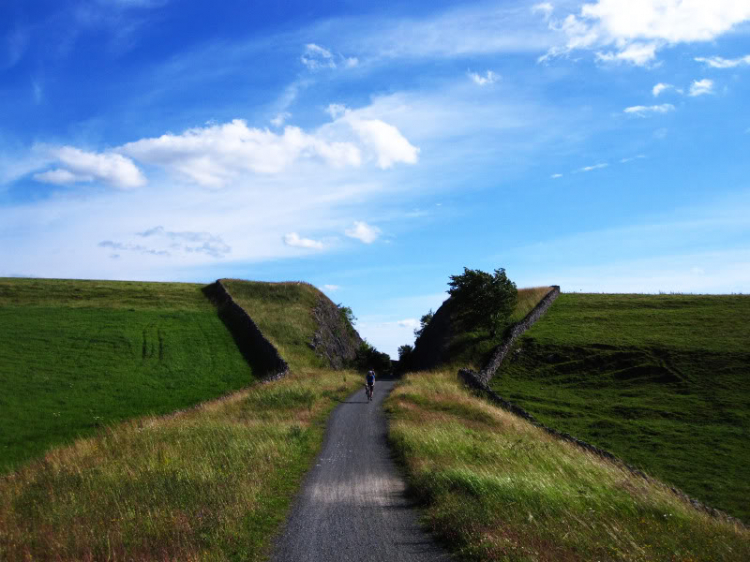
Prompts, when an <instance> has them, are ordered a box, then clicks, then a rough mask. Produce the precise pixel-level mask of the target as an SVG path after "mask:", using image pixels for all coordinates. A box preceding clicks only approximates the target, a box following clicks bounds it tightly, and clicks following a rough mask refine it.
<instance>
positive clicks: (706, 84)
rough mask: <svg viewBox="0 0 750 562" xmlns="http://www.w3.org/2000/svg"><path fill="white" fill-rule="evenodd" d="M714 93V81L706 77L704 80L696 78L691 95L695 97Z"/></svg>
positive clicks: (691, 86) (691, 87) (691, 88)
mask: <svg viewBox="0 0 750 562" xmlns="http://www.w3.org/2000/svg"><path fill="white" fill-rule="evenodd" d="M713 93H714V81H713V80H709V79H708V78H704V79H703V80H694V81H693V83H692V84H691V85H690V92H689V95H691V96H693V97H695V96H703V95H706V94H713Z"/></svg>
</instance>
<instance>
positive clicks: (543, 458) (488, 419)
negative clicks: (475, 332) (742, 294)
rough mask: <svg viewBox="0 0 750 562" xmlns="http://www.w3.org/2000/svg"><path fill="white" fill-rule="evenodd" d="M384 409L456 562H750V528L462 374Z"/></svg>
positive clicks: (420, 382)
mask: <svg viewBox="0 0 750 562" xmlns="http://www.w3.org/2000/svg"><path fill="white" fill-rule="evenodd" d="M386 407H387V408H388V409H389V410H390V414H391V421H390V425H389V438H390V440H391V442H392V444H393V447H394V449H395V451H396V453H397V455H398V458H399V459H400V460H401V462H402V464H403V465H404V468H405V470H406V472H407V475H408V480H409V484H410V488H411V491H412V493H413V494H414V496H415V497H416V499H418V500H419V501H420V502H421V503H422V505H423V506H424V507H425V512H424V516H423V521H424V522H425V523H426V524H427V525H429V526H430V527H431V528H432V530H433V531H434V532H435V533H437V534H438V535H440V536H441V537H443V538H444V539H445V541H446V543H447V544H448V546H449V547H450V548H451V549H452V550H453V551H454V552H455V553H456V555H457V559H459V560H467V561H468V560H471V561H477V562H490V561H496V560H504V561H508V562H511V561H514V562H528V561H532V560H533V561H538V562H559V561H566V562H579V561H580V562H584V561H591V560H606V561H610V562H614V561H618V562H662V561H667V560H668V561H673V562H693V561H698V560H700V561H714V562H719V561H724V562H740V561H744V560H749V559H750V532H749V531H748V529H747V528H744V527H742V526H740V525H737V524H735V523H734V522H732V521H728V520H725V519H722V518H714V517H711V516H709V515H708V514H707V513H705V512H704V511H701V510H698V509H695V508H694V507H693V506H692V505H691V504H690V503H689V502H688V501H686V500H685V499H683V498H680V497H678V496H677V495H675V494H673V493H672V492H671V491H670V490H669V488H668V487H667V486H664V485H663V484H661V483H660V482H658V481H655V480H653V479H651V480H646V479H644V478H641V477H640V476H637V475H635V474H633V473H632V472H630V471H629V470H626V469H625V468H624V467H622V466H620V465H618V464H616V463H613V462H610V461H608V460H605V459H602V458H601V457H598V456H596V455H594V454H591V453H589V452H587V451H584V450H583V449H581V448H579V447H577V446H575V445H573V444H571V443H568V442H565V441H562V440H560V439H556V438H553V437H551V436H550V435H549V434H547V433H546V432H544V431H542V430H541V429H540V428H537V427H535V426H533V425H531V424H530V423H528V422H527V421H525V420H523V419H521V418H519V417H517V416H515V415H512V414H510V413H509V412H506V411H505V410H502V409H500V408H498V407H495V406H493V405H492V404H491V403H489V402H488V401H486V400H484V399H481V398H478V397H477V396H475V395H474V394H472V393H471V392H469V391H468V390H467V389H466V388H465V387H463V385H461V384H460V382H459V380H458V377H456V373H455V371H452V370H451V371H432V372H425V373H411V374H407V375H406V377H405V379H404V380H403V381H402V384H400V385H399V386H398V387H397V388H396V389H395V390H394V392H393V393H392V394H391V396H390V397H389V398H388V400H387V402H386ZM738 495H739V496H740V497H744V498H747V496H746V495H745V496H742V495H740V494H738Z"/></svg>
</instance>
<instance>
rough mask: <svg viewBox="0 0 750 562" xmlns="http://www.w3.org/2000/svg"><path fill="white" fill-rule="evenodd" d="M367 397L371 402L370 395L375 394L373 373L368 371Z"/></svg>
mask: <svg viewBox="0 0 750 562" xmlns="http://www.w3.org/2000/svg"><path fill="white" fill-rule="evenodd" d="M366 381H367V397H368V398H369V399H370V400H372V393H373V392H375V371H373V370H372V369H370V370H369V371H367V377H366Z"/></svg>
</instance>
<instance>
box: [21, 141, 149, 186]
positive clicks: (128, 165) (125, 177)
mask: <svg viewBox="0 0 750 562" xmlns="http://www.w3.org/2000/svg"><path fill="white" fill-rule="evenodd" d="M50 155H51V156H52V157H53V158H54V159H55V160H56V161H58V162H59V163H60V164H62V165H63V166H64V167H62V168H56V169H53V170H50V171H47V172H42V173H38V174H35V175H34V179H35V180H37V181H41V182H45V183H54V184H71V183H78V182H93V181H101V182H104V183H106V184H107V185H110V186H112V187H116V188H119V189H132V188H135V187H141V186H143V185H145V184H146V178H145V177H144V176H143V174H142V173H141V171H140V170H139V169H138V167H137V166H136V165H135V164H134V163H133V161H132V160H130V159H129V158H126V157H124V156H122V155H121V154H116V153H101V154H97V153H95V152H85V151H83V150H80V149H78V148H74V147H72V146H63V147H61V148H55V149H51V150H50Z"/></svg>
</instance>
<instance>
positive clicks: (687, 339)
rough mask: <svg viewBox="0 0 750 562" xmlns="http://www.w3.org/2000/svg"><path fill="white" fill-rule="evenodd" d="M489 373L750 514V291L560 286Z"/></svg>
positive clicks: (735, 511)
mask: <svg viewBox="0 0 750 562" xmlns="http://www.w3.org/2000/svg"><path fill="white" fill-rule="evenodd" d="M491 384H492V386H493V388H494V389H495V390H496V391H497V392H498V393H499V394H501V395H502V396H504V397H506V398H508V399H510V400H512V401H514V402H516V403H517V404H519V405H520V406H522V407H524V408H526V409H527V410H528V411H529V412H531V413H532V414H533V415H535V416H536V417H537V418H539V420H540V421H542V422H543V423H545V424H548V425H550V426H552V427H555V428H557V429H559V430H562V431H566V432H569V433H571V434H573V435H575V436H577V437H579V438H581V439H584V440H586V441H590V442H591V443H593V444H596V445H598V446H600V447H602V448H605V449H608V450H610V451H612V452H613V453H615V454H616V455H618V456H620V457H622V458H623V459H625V460H627V461H628V462H630V463H632V464H635V465H637V466H639V467H642V468H643V469H644V470H646V472H648V473H650V474H653V475H654V476H658V477H659V478H661V479H662V480H664V481H666V482H669V483H671V484H673V485H676V486H678V487H679V488H681V489H682V490H684V491H685V492H687V493H688V494H690V495H691V496H694V497H696V498H698V499H701V500H703V501H705V502H706V503H708V504H709V505H712V506H714V507H717V508H720V509H723V510H725V511H727V512H728V513H730V514H732V515H734V516H736V517H739V518H741V519H743V520H745V521H750V501H748V498H750V471H749V469H748V466H750V448H749V447H748V444H750V440H749V439H750V437H749V436H750V297H747V296H740V295H736V296H735V295H728V296H693V295H587V294H563V295H561V296H560V297H559V299H558V300H557V301H556V302H555V304H553V306H552V308H551V309H550V310H549V311H548V312H547V314H546V316H544V317H543V318H542V319H541V320H540V321H539V322H538V323H537V324H536V325H535V326H533V327H532V328H531V329H530V330H529V331H528V332H526V334H525V335H524V336H523V337H522V338H521V339H520V341H519V342H518V344H517V346H516V348H515V351H514V352H513V353H511V355H510V358H509V359H508V360H506V362H505V363H504V364H503V366H502V367H501V368H500V370H499V371H498V373H497V375H496V376H495V378H494V380H493V381H492V383H491Z"/></svg>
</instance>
